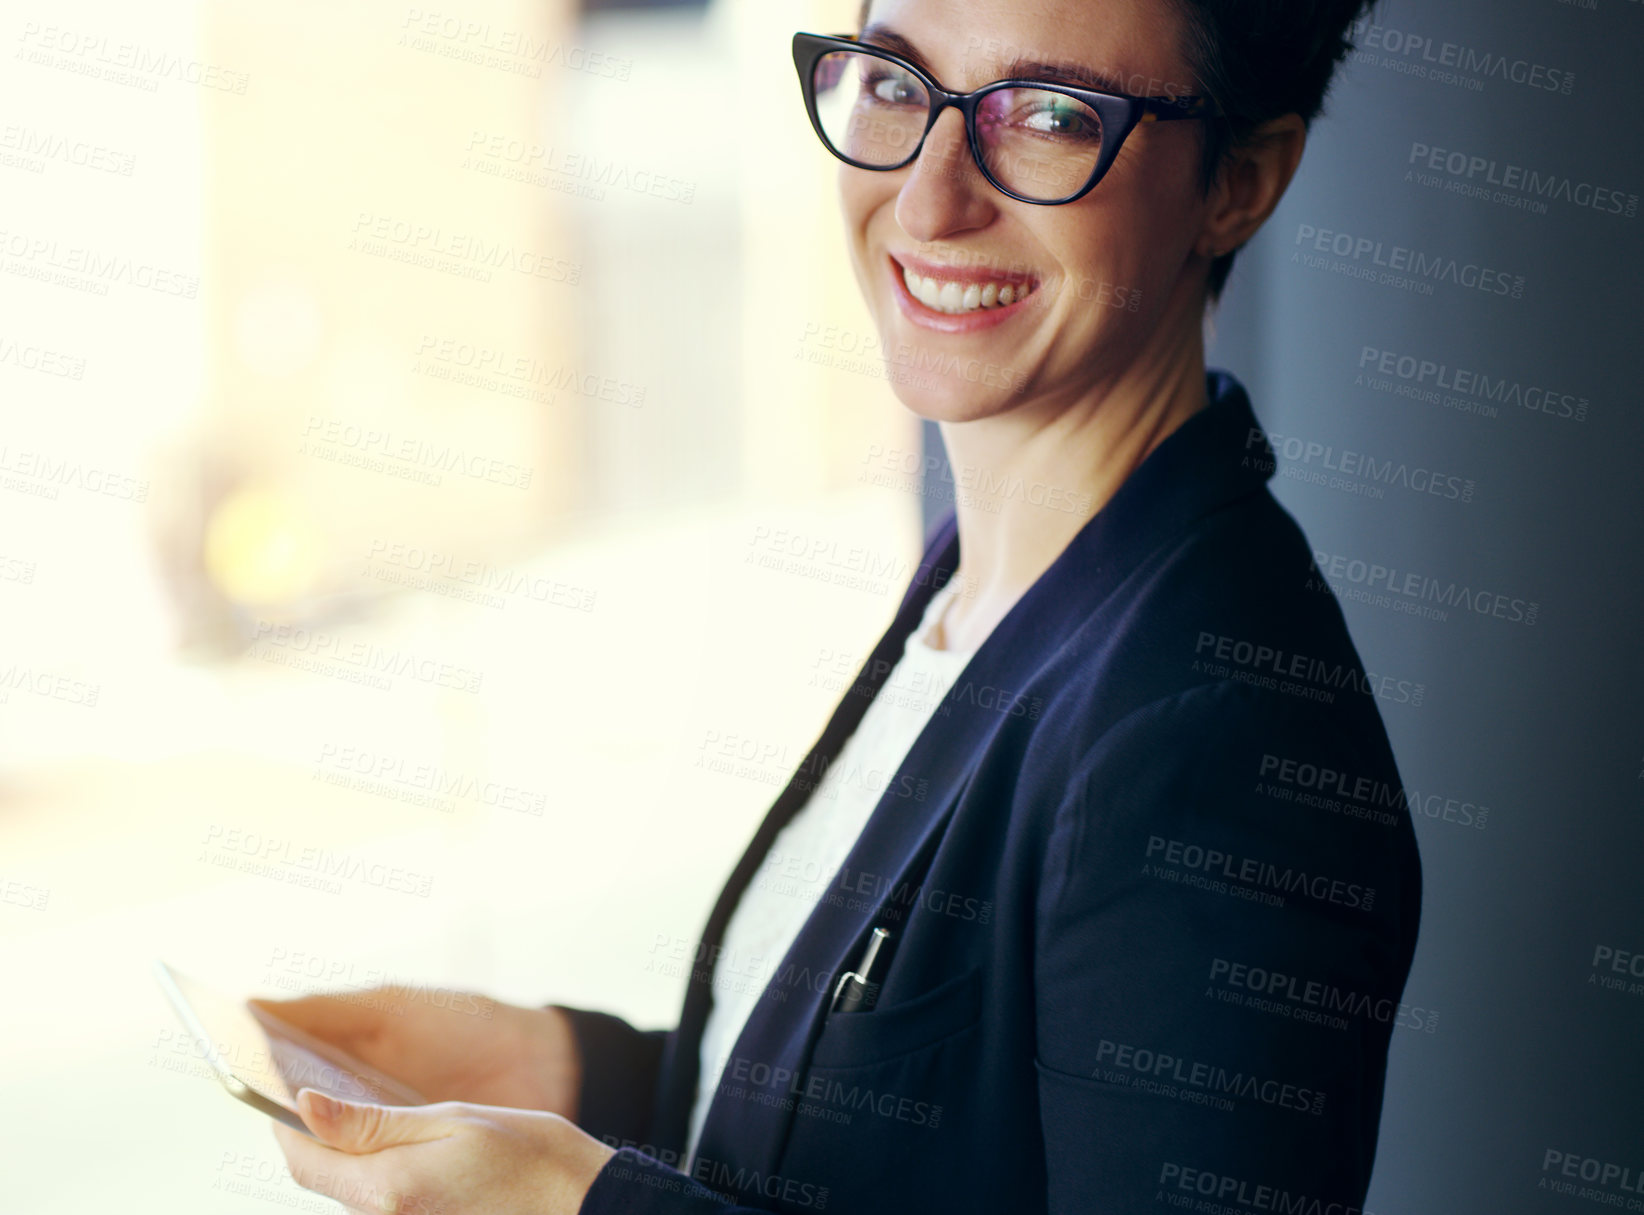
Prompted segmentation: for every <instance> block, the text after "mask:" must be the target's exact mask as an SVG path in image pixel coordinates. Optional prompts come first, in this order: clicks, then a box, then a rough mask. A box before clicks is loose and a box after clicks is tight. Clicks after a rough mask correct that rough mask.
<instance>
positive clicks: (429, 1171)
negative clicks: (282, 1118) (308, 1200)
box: [274, 1088, 616, 1215]
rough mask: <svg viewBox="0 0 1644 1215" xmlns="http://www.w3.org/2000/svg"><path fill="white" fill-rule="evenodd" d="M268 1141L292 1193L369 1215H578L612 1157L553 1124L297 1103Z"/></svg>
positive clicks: (445, 1105)
mask: <svg viewBox="0 0 1644 1215" xmlns="http://www.w3.org/2000/svg"><path fill="white" fill-rule="evenodd" d="M297 1112H298V1113H300V1114H301V1115H302V1119H303V1123H304V1124H305V1125H306V1126H307V1127H308V1128H309V1130H311V1131H313V1132H314V1138H313V1139H310V1138H308V1137H307V1136H306V1135H304V1134H303V1133H302V1132H300V1131H295V1130H292V1129H291V1128H290V1127H288V1126H286V1125H284V1124H283V1123H279V1122H276V1123H275V1124H274V1137H275V1139H277V1140H279V1144H280V1150H281V1151H283V1152H284V1153H285V1161H286V1164H287V1165H288V1166H289V1167H290V1169H291V1176H292V1178H293V1179H295V1181H296V1182H297V1184H298V1185H300V1186H302V1187H304V1188H305V1189H309V1190H313V1191H314V1192H315V1193H318V1194H324V1195H326V1196H327V1197H330V1198H334V1199H336V1200H337V1201H338V1202H340V1203H342V1204H343V1205H344V1206H345V1207H347V1208H349V1209H350V1210H352V1211H360V1212H368V1213H369V1215H482V1213H483V1215H576V1213H577V1211H579V1210H580V1209H581V1208H582V1201H583V1199H584V1198H586V1197H587V1196H588V1189H589V1187H590V1186H592V1185H593V1183H594V1178H595V1177H596V1176H597V1175H598V1174H599V1171H600V1169H602V1168H604V1167H605V1162H606V1161H607V1160H609V1159H610V1158H611V1157H612V1156H613V1155H615V1154H616V1153H615V1150H614V1149H612V1148H609V1147H607V1146H605V1144H603V1143H601V1142H599V1140H597V1139H595V1138H593V1137H592V1136H590V1135H587V1134H585V1133H583V1131H581V1130H580V1129H578V1128H577V1127H576V1126H575V1125H573V1124H572V1123H570V1122H567V1121H566V1120H565V1119H564V1118H561V1117H560V1116H559V1115H558V1114H547V1113H542V1112H539V1111H536V1110H518V1109H500V1108H498V1107H496V1106H491V1105H468V1104H466V1103H463V1102H457V1101H445V1102H441V1103H440V1104H438V1105H415V1106H389V1105H371V1104H369V1103H366V1102H359V1101H339V1100H337V1099H336V1098H333V1097H325V1096H322V1095H321V1094H319V1093H317V1092H315V1091H314V1090H313V1089H307V1088H305V1089H303V1090H302V1092H300V1093H298V1094H297Z"/></svg>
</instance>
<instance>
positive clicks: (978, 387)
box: [885, 359, 1023, 422]
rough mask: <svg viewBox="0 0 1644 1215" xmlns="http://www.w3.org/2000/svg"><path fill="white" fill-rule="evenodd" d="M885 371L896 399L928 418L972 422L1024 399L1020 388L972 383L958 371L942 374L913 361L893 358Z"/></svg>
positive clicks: (928, 419)
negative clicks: (920, 367)
mask: <svg viewBox="0 0 1644 1215" xmlns="http://www.w3.org/2000/svg"><path fill="white" fill-rule="evenodd" d="M885 373H886V375H887V376H889V377H890V383H891V388H892V390H893V391H894V392H895V393H896V399H897V400H899V401H901V402H902V404H903V406H904V407H906V408H907V410H908V412H910V413H913V414H917V415H918V416H919V417H921V418H924V419H925V420H926V421H928V422H974V421H976V420H977V419H979V418H991V417H993V416H994V415H996V414H1001V413H1004V412H1006V411H1007V410H1009V409H1011V408H1013V407H1014V406H1015V405H1016V404H1018V403H1019V402H1020V401H1021V400H1022V399H1023V398H1022V394H1021V393H1020V392H1012V391H1010V390H1009V389H1001V388H997V387H990V386H989V385H987V384H984V383H971V382H969V381H968V380H966V379H964V378H963V377H961V376H959V375H951V374H943V373H942V372H940V371H937V370H935V369H933V368H926V369H923V370H921V369H919V368H918V366H917V365H916V364H910V365H907V366H899V365H898V364H897V362H896V360H895V359H891V360H888V361H887V363H886V367H885Z"/></svg>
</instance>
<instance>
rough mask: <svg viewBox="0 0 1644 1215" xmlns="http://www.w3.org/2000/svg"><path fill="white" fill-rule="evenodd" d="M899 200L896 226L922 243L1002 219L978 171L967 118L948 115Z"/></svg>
mask: <svg viewBox="0 0 1644 1215" xmlns="http://www.w3.org/2000/svg"><path fill="white" fill-rule="evenodd" d="M911 168H912V172H910V173H909V174H908V179H907V180H906V181H904V182H903V183H902V189H901V192H900V193H899V194H898V195H897V197H896V222H897V223H898V224H899V225H900V226H901V228H902V231H904V232H906V233H907V234H908V235H909V236H911V237H912V238H913V239H914V240H917V241H935V240H941V239H942V238H944V237H949V236H953V235H955V234H956V233H959V232H968V231H970V230H972V229H975V228H981V227H984V226H985V225H986V224H987V223H988V222H989V221H990V220H991V219H992V218H993V217H994V215H996V214H997V213H998V208H997V207H996V206H995V204H994V201H993V198H992V197H991V196H992V195H994V194H996V193H998V192H997V191H996V190H995V189H994V188H993V187H992V186H991V185H989V184H988V180H987V179H986V178H985V177H983V176H982V171H981V170H980V169H978V168H977V167H976V160H975V158H974V157H973V156H972V155H971V152H970V143H969V141H968V140H967V139H966V138H965V118H964V115H962V114H961V113H959V111H958V110H956V109H953V108H951V107H950V108H948V109H946V110H943V111H942V113H941V115H940V116H938V117H937V119H936V125H935V126H933V127H932V128H931V129H930V134H928V135H927V136H926V137H925V145H924V147H922V148H920V149H919V155H918V157H917V158H916V159H915V160H914V162H913V165H912V166H911Z"/></svg>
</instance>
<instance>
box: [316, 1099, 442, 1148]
mask: <svg viewBox="0 0 1644 1215" xmlns="http://www.w3.org/2000/svg"><path fill="white" fill-rule="evenodd" d="M297 1112H298V1113H299V1114H301V1115H302V1120H303V1122H304V1123H305V1124H306V1125H307V1127H308V1129H309V1130H311V1131H313V1132H314V1138H316V1139H318V1140H319V1141H320V1142H321V1143H323V1144H325V1145H326V1146H327V1147H333V1148H336V1149H337V1150H338V1151H343V1152H351V1153H353V1154H355V1155H360V1154H363V1153H367V1152H380V1151H382V1150H383V1149H384V1148H390V1147H395V1146H396V1145H398V1144H402V1143H424V1142H426V1141H427V1140H430V1139H440V1138H443V1137H444V1136H445V1135H446V1134H447V1131H446V1128H445V1126H444V1124H443V1120H442V1119H441V1118H440V1117H439V1116H438V1115H437V1114H433V1113H431V1112H430V1111H428V1110H427V1109H418V1108H416V1107H411V1106H398V1105H375V1104H373V1103H371V1102H369V1101H345V1100H343V1099H342V1098H340V1097H330V1096H327V1095H326V1094H324V1093H322V1092H320V1091H318V1090H317V1089H312V1088H305V1089H302V1090H301V1091H300V1092H298V1094H297Z"/></svg>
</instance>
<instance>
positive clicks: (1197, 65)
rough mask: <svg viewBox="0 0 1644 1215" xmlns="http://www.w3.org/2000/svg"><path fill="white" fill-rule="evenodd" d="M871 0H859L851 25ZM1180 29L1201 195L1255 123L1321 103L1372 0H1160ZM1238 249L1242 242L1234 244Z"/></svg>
mask: <svg viewBox="0 0 1644 1215" xmlns="http://www.w3.org/2000/svg"><path fill="white" fill-rule="evenodd" d="M872 3H873V0H862V8H861V11H860V12H859V13H858V15H857V28H858V29H860V28H861V27H862V25H863V24H864V23H866V21H867V19H868V10H869V8H870V7H871V5H872ZM1168 3H1170V4H1172V5H1174V6H1175V10H1176V12H1177V14H1178V15H1179V16H1180V17H1181V18H1182V23H1183V25H1184V26H1185V27H1186V30H1187V33H1186V39H1185V41H1186V45H1185V46H1184V47H1182V54H1183V57H1184V58H1186V60H1187V63H1188V67H1189V68H1190V69H1191V70H1192V72H1193V75H1194V77H1195V84H1194V85H1193V88H1194V90H1195V91H1196V92H1201V93H1208V94H1209V95H1210V97H1211V98H1212V99H1214V100H1215V102H1216V104H1217V105H1218V106H1219V107H1220V108H1221V116H1219V117H1216V118H1209V119H1206V120H1204V121H1203V122H1200V123H1195V124H1194V125H1195V126H1198V127H1199V128H1200V129H1201V130H1202V131H1203V132H1204V133H1203V136H1202V146H1203V156H1202V158H1201V160H1200V166H1199V188H1200V190H1201V191H1202V192H1203V193H1205V194H1209V193H1210V190H1211V188H1212V187H1213V186H1214V185H1215V184H1216V175H1217V174H1218V173H1219V172H1220V171H1221V169H1222V166H1223V165H1224V164H1225V163H1226V161H1227V159H1228V156H1229V154H1230V153H1232V152H1233V151H1235V150H1236V149H1237V148H1239V147H1240V146H1241V145H1242V144H1243V143H1245V142H1246V141H1247V140H1249V139H1250V137H1251V134H1252V133H1253V132H1254V131H1255V129H1256V128H1257V127H1259V126H1261V124H1262V123H1264V122H1267V121H1269V120H1271V119H1274V118H1278V117H1280V116H1281V115H1284V114H1299V115H1300V116H1301V120H1302V122H1303V123H1305V124H1306V125H1307V126H1308V127H1311V126H1312V125H1313V119H1315V118H1317V117H1318V116H1319V114H1320V113H1321V112H1323V109H1324V97H1325V94H1326V93H1327V92H1328V91H1329V89H1330V81H1331V79H1332V77H1334V75H1335V72H1336V65H1337V64H1339V63H1341V62H1342V60H1344V59H1345V58H1346V57H1347V55H1348V52H1350V51H1351V50H1352V49H1353V43H1352V37H1351V36H1352V34H1353V30H1354V26H1355V25H1356V24H1357V23H1358V22H1359V21H1361V20H1363V19H1365V18H1367V17H1368V16H1369V15H1370V12H1371V11H1372V10H1373V9H1374V8H1375V6H1376V4H1377V3H1378V0H1168ZM1241 247H1242V246H1241ZM1237 253H1238V249H1232V250H1229V251H1228V252H1226V253H1224V254H1222V255H1221V256H1220V257H1218V258H1217V259H1216V260H1215V261H1213V262H1211V263H1210V276H1209V279H1208V280H1207V285H1208V288H1209V293H1210V298H1211V299H1212V300H1215V299H1219V298H1220V297H1221V294H1222V288H1223V287H1224V286H1226V284H1227V276H1228V274H1229V273H1231V272H1232V270H1233V258H1234V256H1235V255H1236V254H1237Z"/></svg>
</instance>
